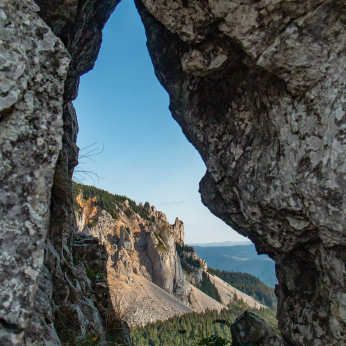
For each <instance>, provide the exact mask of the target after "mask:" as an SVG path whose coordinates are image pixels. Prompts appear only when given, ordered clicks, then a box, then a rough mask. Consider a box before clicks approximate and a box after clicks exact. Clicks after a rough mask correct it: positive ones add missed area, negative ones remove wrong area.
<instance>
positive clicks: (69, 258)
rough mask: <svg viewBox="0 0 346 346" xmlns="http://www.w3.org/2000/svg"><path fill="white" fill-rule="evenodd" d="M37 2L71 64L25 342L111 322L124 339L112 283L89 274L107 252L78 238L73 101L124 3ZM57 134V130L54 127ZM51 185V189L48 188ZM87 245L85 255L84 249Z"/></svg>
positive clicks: (84, 332)
mask: <svg viewBox="0 0 346 346" xmlns="http://www.w3.org/2000/svg"><path fill="white" fill-rule="evenodd" d="M36 2H37V4H38V5H39V6H40V11H39V15H40V16H41V17H42V18H43V19H44V20H45V21H46V23H47V24H48V25H49V26H50V28H51V30H52V31H53V33H54V34H55V35H56V36H57V37H59V38H60V39H61V41H62V42H63V44H64V45H65V47H66V49H67V51H68V52H69V54H70V57H71V62H70V66H69V69H68V73H67V77H66V80H65V84H64V98H63V100H62V99H61V100H60V107H62V106H63V119H62V120H63V130H64V131H63V140H62V150H61V151H60V155H59V158H58V162H57V165H56V169H55V175H54V184H53V188H52V203H51V208H50V213H51V216H50V225H49V231H48V239H47V241H46V243H45V256H44V267H43V270H42V274H41V278H40V281H39V289H38V291H37V294H36V296H35V306H34V315H33V318H32V319H31V323H30V325H29V326H28V328H27V330H26V333H25V343H26V345H46V344H47V343H48V344H52V345H60V344H61V342H70V343H71V342H72V343H73V342H74V341H76V340H77V339H78V340H79V341H81V340H84V341H85V342H86V341H88V340H90V339H91V338H92V337H93V336H94V337H95V336H99V337H102V338H106V339H109V333H108V329H109V327H111V324H112V326H113V327H114V328H115V329H117V330H115V329H113V330H112V338H113V339H114V338H116V339H119V338H120V339H121V338H122V336H123V335H122V332H121V330H119V329H118V326H119V321H118V320H117V316H115V315H114V310H113V308H112V306H111V304H110V298H109V293H108V287H107V284H105V283H103V284H102V285H103V286H105V287H103V288H102V287H101V286H102V285H101V283H100V284H97V283H93V282H91V283H90V280H89V278H88V276H87V271H88V269H90V270H92V271H97V272H99V273H102V272H104V271H105V264H104V263H103V262H104V260H105V259H104V258H103V257H104V256H106V259H107V253H106V252H105V249H103V247H99V246H98V245H97V246H96V244H95V243H94V244H92V242H91V243H86V244H83V245H81V244H80V239H76V236H77V225H76V222H75V217H74V210H73V197H72V194H73V189H72V181H71V180H72V174H73V169H74V167H75V166H76V165H77V163H78V151H79V149H78V147H77V146H76V138H77V133H78V124H77V118H76V114H75V110H74V107H73V104H72V102H71V101H72V100H74V99H75V98H76V97H77V93H78V85H79V77H80V76H81V75H82V74H84V73H86V72H88V71H89V70H90V69H92V68H93V66H94V63H95V60H96V58H97V55H98V52H99V49H100V46H101V41H102V29H103V27H104V25H105V23H106V21H107V20H108V18H109V16H110V14H111V13H112V11H113V10H114V8H115V6H116V5H117V4H118V2H119V1H117V0H116V1H101V0H93V1H84V2H83V1H77V0H71V1H61V2H59V3H57V2H56V1H40V0H38V1H36ZM52 133H54V134H56V132H55V131H54V130H52ZM45 188H46V189H49V190H50V187H48V186H46V187H45ZM46 227H48V225H46ZM96 243H97V242H96ZM81 248H82V249H83V250H84V256H81V254H79V253H78V250H79V249H81ZM93 249H94V250H95V253H94V252H93V251H92V250H93ZM97 254H100V256H98V255H97ZM102 254H103V255H102ZM41 255H42V254H41ZM102 256H103V257H102ZM82 257H83V261H82V262H81V261H80V258H82ZM88 262H89V264H88ZM104 274H105V273H104ZM101 288H102V289H101ZM100 290H101V291H100ZM107 295H108V297H107ZM102 299H103V300H102ZM112 313H113V315H112ZM110 321H112V323H110ZM114 333H116V334H117V336H115V335H114Z"/></svg>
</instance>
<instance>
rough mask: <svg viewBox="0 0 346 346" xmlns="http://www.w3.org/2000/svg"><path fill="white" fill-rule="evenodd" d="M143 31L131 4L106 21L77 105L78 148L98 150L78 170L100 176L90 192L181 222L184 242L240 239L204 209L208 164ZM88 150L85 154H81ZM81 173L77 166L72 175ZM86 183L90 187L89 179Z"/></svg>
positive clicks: (125, 2)
mask: <svg viewBox="0 0 346 346" xmlns="http://www.w3.org/2000/svg"><path fill="white" fill-rule="evenodd" d="M145 42H146V38H145V33H144V28H143V25H142V23H141V21H140V18H139V15H138V13H137V11H136V9H135V6H134V4H133V2H132V1H131V0H123V1H122V2H121V3H120V4H119V5H118V7H117V9H116V10H115V12H114V13H113V15H112V17H111V18H110V20H109V21H108V23H107V25H106V27H105V30H104V36H103V44H102V48H101V52H100V55H99V58H98V60H97V62H96V65H95V68H94V69H93V70H92V71H91V72H89V73H88V74H86V75H84V76H83V77H82V78H81V84H80V89H79V95H78V98H77V100H76V101H75V102H74V105H75V107H76V110H77V114H78V121H79V135H78V145H79V147H80V148H85V147H87V146H89V145H91V144H93V143H95V142H97V145H96V146H94V147H92V148H96V147H98V148H102V146H104V150H103V152H102V153H100V154H99V155H97V156H96V157H93V159H94V160H95V161H96V163H94V162H92V161H91V160H88V159H83V160H81V161H82V163H81V165H80V167H82V168H84V169H85V170H90V171H94V172H96V173H97V174H98V175H99V176H100V177H102V178H103V179H100V180H99V181H97V179H96V181H95V186H96V187H99V188H102V189H104V190H107V191H109V192H111V193H116V194H120V195H126V196H128V197H130V198H132V199H134V200H135V201H137V202H145V201H149V202H150V203H151V204H154V205H155V206H156V207H157V209H158V210H162V211H163V212H164V213H166V215H167V218H168V220H169V221H170V222H171V223H173V222H174V219H175V217H179V219H181V220H183V221H184V223H185V234H186V237H185V241H186V243H197V242H198V243H202V242H217V241H224V240H232V241H238V240H244V238H243V237H242V236H240V235H239V234H238V233H236V232H235V231H233V230H232V229H231V228H230V227H228V226H227V225H226V224H224V222H223V221H221V220H219V219H218V218H216V217H215V216H214V215H212V214H211V213H210V212H209V210H208V209H207V208H206V207H204V206H203V204H202V202H201V200H200V195H199V193H198V184H199V181H200V179H201V178H202V176H203V175H204V173H205V170H206V168H205V165H204V163H203V161H202V159H201V157H200V155H199V153H198V152H197V151H196V150H195V148H194V147H193V146H192V145H191V144H190V143H189V142H188V141H187V139H186V138H185V136H184V135H183V133H182V131H181V129H180V127H179V125H178V124H177V123H176V122H175V120H174V119H173V118H172V117H171V114H170V112H169V110H168V105H169V98H168V94H167V93H166V91H165V90H164V89H163V88H162V87H161V85H160V83H159V82H158V80H157V79H156V77H155V75H154V69H153V66H152V63H151V60H150V57H149V54H148V51H147V48H146V45H145ZM86 151H87V150H83V151H82V152H81V155H82V154H83V153H86ZM78 169H79V167H77V170H78ZM84 183H85V184H89V185H94V183H93V181H92V180H90V179H89V180H88V179H87V180H85V181H84Z"/></svg>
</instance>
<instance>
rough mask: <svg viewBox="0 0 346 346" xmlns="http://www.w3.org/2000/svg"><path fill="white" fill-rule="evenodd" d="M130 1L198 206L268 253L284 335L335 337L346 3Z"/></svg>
mask: <svg viewBox="0 0 346 346" xmlns="http://www.w3.org/2000/svg"><path fill="white" fill-rule="evenodd" d="M137 7H138V9H139V12H140V14H141V16H142V20H143V23H144V25H145V28H146V33H147V37H148V48H149V52H150V54H151V58H152V61H153V64H154V66H155V71H156V75H157V77H158V78H159V80H160V82H161V83H162V85H163V86H164V87H165V88H166V90H167V91H168V93H169V95H170V109H171V111H172V115H173V117H174V118H175V119H176V120H177V122H178V123H179V124H180V126H181V127H182V129H183V131H184V133H185V135H186V137H187V138H188V139H189V140H190V141H191V142H192V143H193V145H194V146H195V147H196V149H197V150H198V151H199V152H200V154H201V156H202V158H203V160H204V162H205V163H206V165H207V172H206V175H205V176H204V178H203V179H202V181H201V184H200V191H201V194H202V200H203V202H204V203H205V205H206V206H208V207H209V209H210V210H211V211H212V212H213V213H214V214H215V215H217V216H218V217H220V218H222V219H223V220H224V221H225V222H226V223H228V224H229V225H230V226H232V227H233V228H234V229H236V230H237V231H238V232H239V233H241V234H243V235H246V236H248V237H249V238H250V239H251V240H252V241H253V242H254V243H255V245H256V247H257V250H258V251H259V253H267V254H269V255H270V256H271V257H272V258H274V259H275V261H276V271H277V277H278V280H279V283H280V285H279V286H277V288H276V293H277V295H278V297H279V307H278V317H279V323H280V328H281V331H282V334H283V338H284V339H285V340H286V341H287V342H288V343H289V344H292V345H341V344H344V343H345V342H346V325H345V285H346V282H345V278H346V276H345V274H346V272H345V260H346V257H345V253H346V251H345V245H346V236H345V229H346V227H345V226H346V224H345V222H346V221H345V220H346V219H345V212H346V208H345V187H346V185H345V184H346V179H345V178H346V175H345V172H346V166H345V155H346V151H345V145H346V143H345V128H346V124H345V119H346V117H345V108H346V104H345V88H344V86H345V62H346V60H345V59H346V58H345V56H346V55H345V49H346V45H345V40H346V34H345V22H346V12H345V11H346V9H345V5H344V2H343V1H338V0H329V1H328V0H327V1H321V0H309V1H303V2H298V1H284V0H278V1H264V0H263V1H223V0H215V1H214V0H213V1H190V0H189V1H173V0H171V1H170V0H168V1H166V0H165V1H164V0H155V1H154V0H143V1H142V2H140V1H139V0H138V1H137Z"/></svg>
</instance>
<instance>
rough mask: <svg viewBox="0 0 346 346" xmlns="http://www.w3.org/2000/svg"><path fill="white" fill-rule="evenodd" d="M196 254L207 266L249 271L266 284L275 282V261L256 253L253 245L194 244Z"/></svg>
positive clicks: (272, 284)
mask: <svg viewBox="0 0 346 346" xmlns="http://www.w3.org/2000/svg"><path fill="white" fill-rule="evenodd" d="M194 248H195V250H196V252H197V254H198V256H199V257H200V258H204V259H205V260H206V261H207V264H208V266H209V267H211V268H214V269H219V270H226V271H229V272H230V271H234V272H243V273H249V274H251V275H253V276H256V277H257V278H259V279H260V280H261V281H263V282H264V283H265V284H266V285H267V286H270V287H274V286H275V284H277V279H276V276H275V263H274V261H273V260H272V259H270V258H269V257H268V256H267V255H260V256H259V255H257V252H256V249H255V246H254V245H253V244H249V245H234V246H196V245H195V246H194Z"/></svg>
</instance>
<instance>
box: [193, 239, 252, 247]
mask: <svg viewBox="0 0 346 346" xmlns="http://www.w3.org/2000/svg"><path fill="white" fill-rule="evenodd" d="M250 244H252V243H251V241H250V240H243V241H222V242H218V243H195V244H189V245H191V246H202V247H210V246H213V247H214V246H235V245H250Z"/></svg>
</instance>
